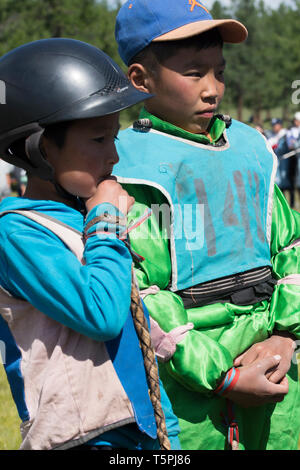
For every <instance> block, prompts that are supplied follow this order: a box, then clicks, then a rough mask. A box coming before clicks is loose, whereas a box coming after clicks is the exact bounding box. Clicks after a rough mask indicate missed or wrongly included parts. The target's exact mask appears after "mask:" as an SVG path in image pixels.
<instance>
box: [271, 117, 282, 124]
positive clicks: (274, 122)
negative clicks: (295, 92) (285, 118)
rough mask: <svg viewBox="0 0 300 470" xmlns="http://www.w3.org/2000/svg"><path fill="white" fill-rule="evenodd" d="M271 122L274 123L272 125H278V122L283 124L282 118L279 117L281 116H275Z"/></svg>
mask: <svg viewBox="0 0 300 470" xmlns="http://www.w3.org/2000/svg"><path fill="white" fill-rule="evenodd" d="M271 124H272V126H276V124H282V120H281V119H279V118H273V119H272V120H271Z"/></svg>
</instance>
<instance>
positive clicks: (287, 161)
mask: <svg viewBox="0 0 300 470" xmlns="http://www.w3.org/2000/svg"><path fill="white" fill-rule="evenodd" d="M270 124H271V130H264V129H259V130H260V131H261V132H262V133H263V134H264V135H265V137H266V138H267V140H268V142H269V144H270V146H271V147H272V149H273V150H274V152H275V154H276V155H277V158H278V169H277V174H276V183H277V184H278V186H279V187H280V189H281V190H282V191H283V193H284V194H285V196H286V198H287V199H288V201H289V203H290V205H291V207H292V208H294V209H297V210H300V112H297V113H295V115H294V118H293V121H292V125H291V126H290V127H288V128H286V127H284V125H283V122H282V120H281V119H279V118H273V119H272V121H271V123H270Z"/></svg>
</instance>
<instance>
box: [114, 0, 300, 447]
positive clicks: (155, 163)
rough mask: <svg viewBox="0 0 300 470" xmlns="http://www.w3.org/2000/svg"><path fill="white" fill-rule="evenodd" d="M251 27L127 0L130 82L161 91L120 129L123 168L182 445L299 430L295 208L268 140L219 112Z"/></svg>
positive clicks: (285, 435) (270, 439)
mask: <svg viewBox="0 0 300 470" xmlns="http://www.w3.org/2000/svg"><path fill="white" fill-rule="evenodd" d="M246 37H247V30H246V28H245V27H244V26H243V25H242V24H241V23H239V22H238V21H235V20H232V19H226V20H213V18H212V17H211V15H210V14H209V12H208V10H207V8H206V7H205V6H204V5H203V4H202V3H200V2H199V1H192V0H190V1H188V0H177V1H176V2H174V1H170V0H166V1H161V0H152V1H151V2H149V1H146V0H132V1H131V2H127V3H125V4H124V5H123V6H122V8H121V9H120V11H119V14H118V17H117V23H116V39H117V42H118V44H119V52H120V55H121V57H122V59H123V61H124V62H125V63H126V64H127V65H128V66H129V69H128V74H129V77H130V79H131V82H132V83H133V85H134V86H135V87H136V88H137V89H138V90H140V91H143V92H146V93H150V94H152V95H153V96H152V97H151V98H150V99H149V100H147V102H146V103H145V108H144V109H143V110H142V112H141V115H140V119H139V120H138V121H137V122H136V123H134V125H133V127H132V128H129V129H127V130H125V131H122V132H120V133H119V140H118V142H117V148H118V152H119V154H120V155H121V159H120V162H119V163H118V164H117V165H116V167H115V170H114V172H115V174H116V175H117V176H118V180H119V182H121V183H123V185H124V186H125V188H126V190H127V191H128V192H129V193H130V194H131V195H133V196H134V197H135V201H136V203H135V206H134V214H133V212H131V213H132V215H131V217H132V219H133V222H134V223H135V225H133V226H132V227H135V229H133V230H132V231H131V237H130V238H131V245H132V248H133V249H134V250H135V251H136V252H137V253H139V255H141V256H142V258H141V261H140V262H139V264H137V265H136V275H137V278H138V281H139V285H140V288H141V289H142V291H143V295H144V300H145V303H146V305H147V307H148V309H149V311H150V314H151V316H152V322H153V329H152V331H153V332H154V336H153V342H154V344H155V346H156V351H157V356H158V358H159V359H160V361H161V367H160V370H161V376H162V379H163V382H164V384H165V387H166V390H167V392H168V394H169V397H170V398H171V401H172V404H173V409H174V411H175V413H176V415H177V416H178V417H179V422H180V427H181V433H180V439H181V444H182V447H183V449H224V448H225V447H227V446H229V447H230V448H232V449H236V448H240V449H296V448H297V443H298V438H299V423H300V414H299V413H300V407H299V405H300V403H299V381H298V374H297V367H296V364H295V363H294V362H295V361H292V358H293V352H294V349H295V341H294V339H295V338H299V335H300V328H299V324H300V323H299V320H300V314H299V311H300V308H299V301H298V300H297V299H298V298H299V295H297V294H298V293H299V285H300V276H299V274H298V273H299V268H298V256H299V255H298V253H299V242H298V239H299V238H300V216H299V214H297V213H294V212H293V211H292V210H291V209H290V208H289V207H288V205H287V203H286V200H285V199H284V197H283V196H282V194H281V192H280V190H279V189H278V188H277V187H276V186H274V179H275V174H276V165H277V162H276V157H275V155H274V153H273V152H272V149H271V148H270V147H269V146H268V145H267V143H266V140H265V138H264V137H263V136H262V135H261V134H260V133H258V132H257V131H256V130H254V129H252V128H250V127H248V126H246V125H244V124H242V123H240V122H237V121H235V120H231V119H230V118H229V117H228V116H222V115H219V114H216V111H217V108H218V105H219V104H220V102H221V100H222V97H223V94H224V68H225V61H224V58H223V54H222V46H223V42H229V43H239V42H242V41H244V40H245V39H246ZM145 206H146V207H147V206H151V209H152V214H151V215H150V217H147V215H148V213H147V212H145V210H146V207H145ZM136 219H137V220H136Z"/></svg>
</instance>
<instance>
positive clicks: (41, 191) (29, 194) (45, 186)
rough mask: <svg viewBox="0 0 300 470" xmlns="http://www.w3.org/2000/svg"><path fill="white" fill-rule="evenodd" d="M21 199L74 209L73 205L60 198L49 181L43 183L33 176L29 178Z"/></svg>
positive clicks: (71, 202) (69, 201)
mask: <svg viewBox="0 0 300 470" xmlns="http://www.w3.org/2000/svg"><path fill="white" fill-rule="evenodd" d="M23 197H24V198H27V199H34V200H44V201H55V202H61V203H63V204H66V205H67V206H70V207H72V208H73V209H76V207H75V203H74V202H73V201H71V200H68V199H66V198H64V197H62V196H60V195H59V194H58V193H57V191H56V189H55V187H54V185H53V184H52V183H51V182H50V181H44V180H41V179H40V178H36V177H34V176H29V178H28V183H27V186H26V190H25V193H24V195H23Z"/></svg>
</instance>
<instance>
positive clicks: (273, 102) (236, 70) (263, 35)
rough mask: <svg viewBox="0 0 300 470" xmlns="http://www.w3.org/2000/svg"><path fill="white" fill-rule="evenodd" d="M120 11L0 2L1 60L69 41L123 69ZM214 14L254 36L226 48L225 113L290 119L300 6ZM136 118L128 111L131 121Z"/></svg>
mask: <svg viewBox="0 0 300 470" xmlns="http://www.w3.org/2000/svg"><path fill="white" fill-rule="evenodd" d="M204 3H205V1H204ZM119 8H120V2H118V1H117V2H115V3H114V5H113V6H111V4H109V3H108V2H107V1H106V0H100V1H99V0H0V55H3V54H5V53H6V52H7V51H9V50H11V49H13V48H15V47H17V46H19V45H21V44H24V43H26V42H29V41H34V40H36V39H43V38H49V37H69V38H74V39H79V40H82V41H86V42H89V43H91V44H94V45H95V46H97V47H100V48H101V49H102V50H104V51H105V52H106V53H107V54H109V55H110V56H111V57H112V58H113V59H114V60H115V61H116V62H117V63H119V64H120V65H121V66H122V67H123V68H124V65H123V64H122V62H121V60H120V58H119V55H118V51H117V45H116V43H115V39H114V25H115V18H116V15H117V12H118V10H119ZM211 12H212V15H213V16H214V18H216V19H217V18H232V17H234V18H236V19H238V20H240V21H242V22H243V23H244V24H245V25H246V27H247V29H248V31H249V37H248V39H247V41H246V42H245V43H244V44H240V45H225V46H224V55H225V58H226V61H227V64H228V65H227V68H226V73H225V78H226V85H227V90H226V94H225V98H224V101H223V104H222V111H224V112H225V111H227V110H230V111H231V112H232V114H233V115H234V116H235V117H237V118H238V119H240V120H247V119H249V113H250V114H251V115H252V121H253V123H262V121H263V120H264V119H269V118H270V117H273V114H272V113H274V112H275V111H276V113H277V116H278V117H282V118H283V119H285V120H288V119H290V118H291V116H292V114H293V112H295V111H296V110H298V109H299V108H300V104H299V103H298V101H299V102H300V99H298V100H297V97H300V93H298V95H297V94H296V91H297V90H295V87H297V86H298V85H299V88H300V21H299V20H300V0H293V2H292V4H291V5H289V6H287V5H286V4H284V2H282V3H281V5H280V6H279V7H278V8H277V9H270V8H267V7H266V5H265V3H264V1H263V0H231V4H230V5H229V6H224V5H222V2H220V1H215V2H214V3H213V6H212V9H211ZM124 70H125V68H124ZM297 82H299V83H297ZM293 86H294V88H293ZM293 96H294V97H295V99H294V100H293V99H292V98H293ZM246 110H247V113H246ZM135 112H136V111H135V109H134V108H133V111H132V110H131V111H129V113H131V117H132V116H133V115H134V113H135ZM246 114H247V115H248V116H247V117H246ZM278 114H279V115H278Z"/></svg>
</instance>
